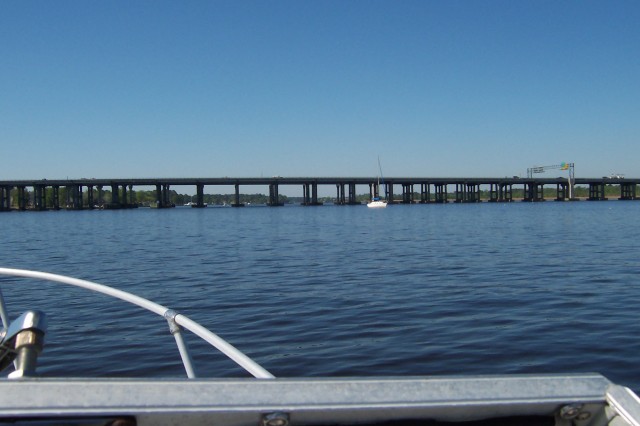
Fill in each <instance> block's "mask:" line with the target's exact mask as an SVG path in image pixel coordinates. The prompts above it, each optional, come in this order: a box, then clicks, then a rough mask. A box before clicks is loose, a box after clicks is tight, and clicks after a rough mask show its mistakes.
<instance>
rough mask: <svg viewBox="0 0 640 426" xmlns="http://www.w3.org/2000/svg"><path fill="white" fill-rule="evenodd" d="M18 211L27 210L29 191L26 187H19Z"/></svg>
mask: <svg viewBox="0 0 640 426" xmlns="http://www.w3.org/2000/svg"><path fill="white" fill-rule="evenodd" d="M17 189H18V210H20V211H24V210H26V209H27V204H28V203H27V190H26V188H25V187H24V186H18V187H17Z"/></svg>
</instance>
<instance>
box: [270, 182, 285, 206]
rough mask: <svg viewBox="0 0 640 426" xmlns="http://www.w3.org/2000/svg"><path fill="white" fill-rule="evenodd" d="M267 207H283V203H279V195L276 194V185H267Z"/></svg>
mask: <svg viewBox="0 0 640 426" xmlns="http://www.w3.org/2000/svg"><path fill="white" fill-rule="evenodd" d="M268 205H269V206H271V207H279V206H284V203H281V202H280V194H279V192H278V184H277V183H272V184H269V204H268Z"/></svg>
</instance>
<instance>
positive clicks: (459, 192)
mask: <svg viewBox="0 0 640 426" xmlns="http://www.w3.org/2000/svg"><path fill="white" fill-rule="evenodd" d="M455 195H456V199H455V202H456V203H479V202H480V185H477V184H475V183H456V194H455Z"/></svg>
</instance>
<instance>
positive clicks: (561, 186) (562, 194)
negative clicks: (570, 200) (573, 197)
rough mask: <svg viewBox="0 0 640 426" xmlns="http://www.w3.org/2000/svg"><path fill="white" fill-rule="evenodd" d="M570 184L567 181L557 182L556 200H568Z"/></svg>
mask: <svg viewBox="0 0 640 426" xmlns="http://www.w3.org/2000/svg"><path fill="white" fill-rule="evenodd" d="M568 187H569V185H568V184H566V183H557V184H556V201H566V200H567V190H568Z"/></svg>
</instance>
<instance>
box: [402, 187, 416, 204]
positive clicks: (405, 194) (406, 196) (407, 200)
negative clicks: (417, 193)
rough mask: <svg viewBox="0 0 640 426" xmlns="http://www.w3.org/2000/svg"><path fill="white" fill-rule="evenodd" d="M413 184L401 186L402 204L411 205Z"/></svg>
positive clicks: (412, 201)
mask: <svg viewBox="0 0 640 426" xmlns="http://www.w3.org/2000/svg"><path fill="white" fill-rule="evenodd" d="M413 203H414V197H413V184H411V183H403V184H402V204H413Z"/></svg>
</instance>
